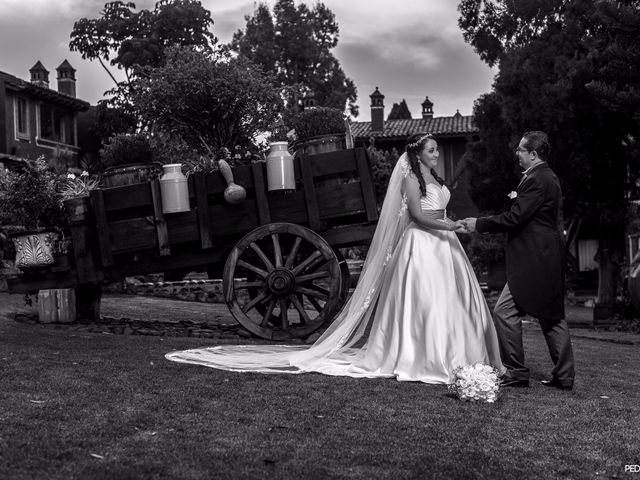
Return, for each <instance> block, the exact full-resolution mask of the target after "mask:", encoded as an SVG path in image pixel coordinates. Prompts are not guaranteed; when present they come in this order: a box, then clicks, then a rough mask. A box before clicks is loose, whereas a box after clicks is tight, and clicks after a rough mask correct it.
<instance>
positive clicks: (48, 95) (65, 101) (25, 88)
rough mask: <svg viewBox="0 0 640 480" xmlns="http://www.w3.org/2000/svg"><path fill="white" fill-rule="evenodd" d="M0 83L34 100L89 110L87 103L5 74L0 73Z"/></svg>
mask: <svg viewBox="0 0 640 480" xmlns="http://www.w3.org/2000/svg"><path fill="white" fill-rule="evenodd" d="M0 81H4V83H5V85H6V86H7V88H10V89H11V90H15V91H18V92H24V93H27V94H29V95H31V96H33V97H36V98H42V99H45V100H48V101H50V102H53V103H58V104H60V105H64V106H65V107H69V108H72V109H74V110H79V111H84V110H87V109H88V108H89V106H90V105H89V102H85V101H84V100H81V99H79V98H77V97H72V96H71V95H67V94H66V93H62V92H58V91H57V90H53V89H52V88H49V87H43V86H40V85H36V84H34V83H31V82H27V81H26V80H22V79H21V78H18V77H16V76H14V75H11V74H9V73H7V72H3V71H0Z"/></svg>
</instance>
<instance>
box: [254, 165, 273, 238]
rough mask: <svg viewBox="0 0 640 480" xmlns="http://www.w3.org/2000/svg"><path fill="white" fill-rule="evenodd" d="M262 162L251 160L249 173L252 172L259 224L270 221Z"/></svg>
mask: <svg viewBox="0 0 640 480" xmlns="http://www.w3.org/2000/svg"><path fill="white" fill-rule="evenodd" d="M264 168H265V163H264V162H253V163H252V164H251V173H252V174H253V185H254V189H255V193H256V200H255V201H256V210H257V212H258V222H259V223H260V225H266V224H267V223H271V211H270V209H269V198H268V197H267V188H266V184H265V181H264Z"/></svg>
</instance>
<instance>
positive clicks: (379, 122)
mask: <svg viewBox="0 0 640 480" xmlns="http://www.w3.org/2000/svg"><path fill="white" fill-rule="evenodd" d="M369 97H370V98H371V131H372V132H382V131H383V130H384V95H383V94H381V93H380V90H378V87H376V90H375V91H374V92H373V93H372V94H371V95H369Z"/></svg>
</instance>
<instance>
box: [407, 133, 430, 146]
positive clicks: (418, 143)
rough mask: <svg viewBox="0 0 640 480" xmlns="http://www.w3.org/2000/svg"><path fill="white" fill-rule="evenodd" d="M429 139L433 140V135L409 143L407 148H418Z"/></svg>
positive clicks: (428, 134) (426, 135)
mask: <svg viewBox="0 0 640 480" xmlns="http://www.w3.org/2000/svg"><path fill="white" fill-rule="evenodd" d="M427 138H433V135H431V134H430V133H427V134H425V135H423V136H421V137H420V138H419V139H418V140H416V141H415V142H411V143H408V144H407V148H418V147H419V146H420V145H421V144H422V142H424V141H425V140H426V139H427Z"/></svg>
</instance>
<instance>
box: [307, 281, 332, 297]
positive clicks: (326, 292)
mask: <svg viewBox="0 0 640 480" xmlns="http://www.w3.org/2000/svg"><path fill="white" fill-rule="evenodd" d="M308 288H310V289H312V290H315V291H316V292H318V293H321V294H323V295H326V296H327V297H328V296H329V290H327V289H326V288H323V287H321V286H320V285H315V284H313V283H312V284H311V285H309V286H308Z"/></svg>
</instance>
